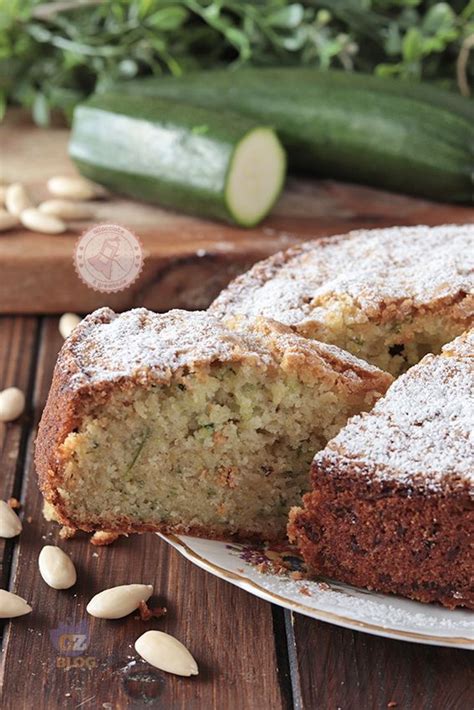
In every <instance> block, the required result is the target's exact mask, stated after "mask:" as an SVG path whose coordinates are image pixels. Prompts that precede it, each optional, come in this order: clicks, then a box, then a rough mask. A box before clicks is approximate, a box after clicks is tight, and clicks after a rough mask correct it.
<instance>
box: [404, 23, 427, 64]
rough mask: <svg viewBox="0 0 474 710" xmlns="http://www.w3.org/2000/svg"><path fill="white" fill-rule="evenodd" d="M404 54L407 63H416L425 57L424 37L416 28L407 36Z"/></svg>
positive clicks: (409, 31)
mask: <svg viewBox="0 0 474 710" xmlns="http://www.w3.org/2000/svg"><path fill="white" fill-rule="evenodd" d="M402 53H403V58H404V59H405V61H407V62H415V61H417V60H418V59H420V58H421V57H422V56H423V36H422V34H421V32H420V30H418V29H417V28H416V27H412V28H410V29H409V30H408V32H407V33H406V34H405V36H404V38H403V41H402Z"/></svg>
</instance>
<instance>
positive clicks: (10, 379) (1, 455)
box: [0, 318, 38, 587]
mask: <svg viewBox="0 0 474 710" xmlns="http://www.w3.org/2000/svg"><path fill="white" fill-rule="evenodd" d="M37 334H38V322H37V320H36V319H34V318H1V319H0V390H3V389H5V388H6V387H12V386H15V387H19V388H20V389H21V390H22V391H23V392H25V393H26V395H27V406H26V408H25V411H24V413H23V414H22V416H21V417H20V418H19V419H17V420H16V421H14V422H9V423H2V422H0V461H1V467H0V498H1V499H2V500H8V498H10V497H13V496H19V493H20V486H21V474H22V471H21V461H22V459H23V455H24V451H25V447H26V439H27V435H28V431H29V429H30V426H31V423H32V417H31V411H30V410H31V407H30V403H31V389H32V386H33V376H34V375H33V366H34V363H35V358H36V340H37ZM13 548H14V543H13V542H12V541H7V540H3V539H2V538H0V586H2V587H5V586H6V584H7V580H8V574H9V566H10V562H11V555H12V552H13Z"/></svg>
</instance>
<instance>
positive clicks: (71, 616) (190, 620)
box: [0, 319, 287, 710]
mask: <svg viewBox="0 0 474 710" xmlns="http://www.w3.org/2000/svg"><path fill="white" fill-rule="evenodd" d="M60 342H61V340H60V337H59V335H58V333H57V323H56V321H55V320H52V319H47V320H46V321H45V323H44V328H43V330H42V339H41V346H40V350H39V359H38V366H37V379H36V384H35V390H34V398H33V401H34V409H35V413H36V419H37V418H38V416H39V414H40V412H41V409H42V407H43V405H44V401H45V398H46V394H47V390H48V387H49V383H50V378H51V372H52V368H53V364H54V360H55V356H56V352H57V349H58V347H59V346H60ZM32 445H33V436H32V433H30V436H29V440H28V445H27V449H26V456H25V465H24V482H23V492H22V502H23V507H24V514H25V516H27V518H28V519H31V522H30V523H28V522H25V525H24V531H23V533H22V534H21V536H20V539H19V542H18V545H17V554H16V556H15V559H14V565H13V573H12V578H11V582H10V589H11V590H12V591H14V592H16V593H18V594H20V595H21V596H23V597H24V598H26V599H27V600H28V601H29V602H30V603H31V605H32V606H33V613H32V614H31V615H29V616H26V617H22V618H19V619H16V620H14V621H13V622H11V623H10V624H8V625H7V626H6V629H5V638H4V654H3V656H4V658H3V673H2V675H3V702H0V706H1V707H2V708H15V710H19V709H20V708H28V709H29V708H31V707H32V706H33V705H32V704H31V703H32V699H33V698H34V707H35V708H37V709H38V710H39V709H40V708H44V709H45V710H46V709H47V710H54V709H55V708H65V709H68V708H78V707H83V708H86V709H87V708H146V707H150V706H151V707H156V708H166V709H167V710H168V709H171V710H174V709H175V708H176V709H178V708H182V709H183V710H184V709H186V710H193V709H194V708H195V709H196V710H200V709H201V708H216V709H219V710H220V709H221V708H235V709H236V710H240V709H242V710H253V709H255V710H261V709H267V708H268V710H270V709H272V710H273V709H275V710H279V709H281V710H283V708H285V707H287V703H286V700H285V693H287V691H285V689H284V681H285V679H284V678H283V677H279V671H278V664H277V655H276V649H275V638H274V633H273V617H272V608H271V606H270V605H269V604H266V603H264V602H262V601H260V600H258V599H256V598H254V597H251V596H249V595H248V594H246V593H245V592H243V591H240V590H238V589H237V588H235V587H233V586H231V585H229V584H226V583H225V582H222V581H220V580H218V579H216V578H215V577H212V576H210V575H208V574H206V573H204V572H203V571H201V570H200V569H198V568H197V567H195V566H193V565H191V564H190V563H189V562H186V561H185V560H184V559H183V558H182V557H181V556H180V555H179V554H178V553H177V552H175V551H173V550H172V549H171V548H170V547H169V546H168V545H167V544H166V543H164V542H162V541H161V540H160V539H159V538H158V537H157V536H156V535H143V536H135V537H131V538H129V539H122V540H120V541H119V542H117V543H115V544H114V545H112V546H111V547H107V548H94V547H93V546H92V545H90V543H89V542H88V540H87V539H86V537H85V536H84V537H82V538H78V539H74V540H69V541H59V543H58V528H57V526H56V525H54V524H52V523H47V522H46V521H44V519H43V517H42V514H41V508H42V502H41V497H40V494H39V492H38V490H37V486H36V480H35V474H34V470H33V465H32ZM56 543H58V544H59V545H60V547H62V548H63V549H64V550H66V551H67V552H68V553H70V555H71V557H72V558H73V560H74V562H75V564H76V567H77V571H78V584H77V585H76V586H75V587H74V588H73V589H71V590H68V591H64V592H57V591H54V590H52V589H50V588H49V587H47V586H46V585H45V583H44V582H43V581H42V580H41V578H40V576H39V572H38V569H37V558H38V554H39V551H40V550H41V547H42V546H43V545H44V544H56ZM129 582H144V583H153V584H154V586H155V590H156V592H157V595H158V601H159V602H160V603H164V604H165V605H166V606H167V608H168V610H169V613H168V615H167V616H166V617H165V618H164V619H160V620H153V621H151V622H143V621H141V620H140V619H138V618H135V617H134V615H131V616H130V617H128V618H126V619H122V620H117V621H104V620H99V619H93V618H92V617H89V616H88V615H87V613H86V611H85V607H86V604H87V601H88V600H89V599H90V597H91V596H92V595H93V594H95V593H97V592H98V591H100V590H102V589H104V588H107V587H110V586H114V585H117V584H124V583H129ZM277 613H278V614H281V612H280V611H279V610H278V612H277ZM81 622H82V623H84V622H85V624H86V629H85V631H84V629H81V628H80V624H81ZM61 624H67V625H70V626H72V629H73V630H74V629H76V631H77V632H80V633H83V632H85V633H86V634H87V636H88V648H87V650H86V651H85V652H84V653H82V654H81V655H80V656H78V657H77V658H74V657H68V656H67V655H65V654H64V653H63V652H62V650H61V648H60V647H58V642H57V641H56V642H54V639H52V637H51V632H54V630H55V629H58V627H59V626H60V625H61ZM149 628H157V629H161V630H163V631H168V632H170V633H172V634H173V635H175V636H177V637H178V638H179V639H180V640H181V641H183V643H185V644H186V645H187V646H188V647H189V648H190V650H191V651H192V653H193V654H194V656H195V657H196V659H197V661H198V664H199V667H200V675H199V677H197V678H191V679H186V678H178V677H174V676H172V675H167V674H165V673H161V672H159V671H157V670H154V669H152V668H151V667H150V666H149V665H148V664H146V663H145V662H143V661H141V660H140V659H139V658H138V657H137V655H136V654H135V652H134V649H133V644H134V641H135V640H136V638H137V637H138V636H139V635H140V634H141V633H143V632H144V631H145V630H147V629H149ZM55 643H56V645H55ZM283 646H284V643H283ZM74 664H75V665H74ZM84 666H85V667H84ZM20 677H21V682H20V681H19V678H20ZM107 703H109V705H108V704H107Z"/></svg>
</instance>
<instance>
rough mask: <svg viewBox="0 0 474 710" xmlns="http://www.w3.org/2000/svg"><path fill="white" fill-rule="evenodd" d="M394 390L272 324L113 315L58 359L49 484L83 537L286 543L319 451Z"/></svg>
mask: <svg viewBox="0 0 474 710" xmlns="http://www.w3.org/2000/svg"><path fill="white" fill-rule="evenodd" d="M391 381H392V378H391V376H390V375H388V374H387V373H384V372H381V371H380V370H377V369H376V368H375V367H372V366H370V365H368V364H367V363H365V362H363V361H360V360H358V359H357V358H355V357H353V356H352V355H350V354H348V353H345V352H343V351H341V350H339V349H338V348H336V347H334V346H331V345H324V344H321V343H317V342H314V341H310V340H307V339H305V338H302V337H300V336H298V335H295V334H294V333H293V332H292V331H291V330H290V329H289V328H287V327H285V326H282V325H279V324H277V323H273V322H271V321H267V320H265V319H262V318H260V319H248V318H238V319H232V320H231V321H229V322H228V323H221V322H220V321H218V320H217V319H215V318H214V317H213V316H212V315H209V314H208V313H204V312H187V311H171V312H170V313H167V314H164V315H159V314H154V313H151V312H150V311H147V310H146V309H136V310H132V311H129V312H126V313H123V314H121V315H116V314H114V313H113V312H112V311H111V310H109V309H107V308H105V309H101V310H99V311H96V312H95V313H93V314H92V315H90V316H88V317H87V318H86V319H85V320H84V321H82V323H81V324H80V325H79V326H78V327H77V328H76V329H75V330H74V332H73V334H72V336H71V337H70V338H69V339H68V340H67V341H66V342H65V344H64V346H63V348H62V350H61V353H60V355H59V358H58V362H57V365H56V369H55V373H54V377H53V383H52V387H51V391H50V394H49V397H48V402H47V404H46V408H45V410H44V413H43V417H42V420H41V423H40V427H39V433H38V438H37V442H36V465H37V469H38V472H39V478H40V485H41V488H42V491H43V494H44V496H45V498H46V500H47V501H48V502H49V503H50V504H51V505H52V507H53V509H54V514H55V517H56V518H57V519H58V520H59V521H60V522H61V523H63V524H64V525H67V526H68V527H70V528H80V529H83V530H87V531H96V530H106V531H110V532H124V533H126V532H133V531H146V530H150V531H154V530H156V531H159V530H161V531H173V530H174V531H180V532H189V533H192V534H198V535H205V536H208V537H209V536H214V537H229V536H231V535H237V536H239V537H241V538H255V539H261V538H264V539H272V538H277V537H284V536H285V529H286V521H287V516H288V510H289V507H290V505H292V504H296V503H297V502H298V500H299V499H300V496H301V493H302V492H303V491H305V490H307V489H308V488H309V466H310V463H311V460H312V458H313V455H314V452H315V451H316V450H318V449H321V448H322V447H323V446H324V445H325V444H326V442H327V441H328V440H329V439H330V438H331V437H332V436H334V434H335V433H336V432H337V431H338V430H339V429H340V428H341V426H343V424H344V423H345V422H346V421H347V419H348V417H349V416H351V415H352V414H354V413H356V412H360V411H361V410H364V409H369V408H370V407H371V406H372V405H373V403H374V401H375V400H376V399H377V398H378V397H379V396H380V395H381V394H382V393H384V392H385V390H386V389H387V387H388V386H389V384H390V383H391Z"/></svg>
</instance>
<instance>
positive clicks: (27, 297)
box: [0, 112, 474, 313]
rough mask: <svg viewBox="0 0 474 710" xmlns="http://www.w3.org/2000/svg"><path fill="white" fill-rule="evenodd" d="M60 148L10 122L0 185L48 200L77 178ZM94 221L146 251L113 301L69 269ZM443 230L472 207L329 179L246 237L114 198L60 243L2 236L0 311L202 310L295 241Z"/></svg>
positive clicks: (19, 121) (2, 144) (297, 189)
mask: <svg viewBox="0 0 474 710" xmlns="http://www.w3.org/2000/svg"><path fill="white" fill-rule="evenodd" d="M67 141H68V131H67V130H66V129H63V128H57V129H47V130H46V129H40V128H36V127H33V126H32V125H31V124H30V123H28V122H27V121H25V119H24V118H23V117H22V115H21V114H18V113H16V112H13V113H11V114H10V115H9V116H8V117H7V120H6V121H5V122H4V123H3V124H2V125H1V126H0V180H2V181H5V182H13V181H21V182H24V183H25V184H26V185H27V187H28V188H29V190H30V192H31V194H32V196H33V197H34V199H35V200H38V201H40V200H43V199H46V198H47V197H48V195H47V191H46V180H47V179H48V178H49V177H51V176H52V175H72V174H74V173H75V170H74V167H73V165H72V163H71V162H70V161H69V159H68V156H67ZM100 222H114V223H117V224H121V225H124V226H126V227H129V228H130V229H131V230H133V231H134V232H135V233H136V234H137V235H138V236H139V237H140V239H141V241H142V244H143V247H144V250H145V265H144V268H143V271H142V273H141V275H140V277H139V279H138V280H137V281H136V282H135V283H133V284H132V285H131V286H130V287H129V288H127V289H126V290H124V291H121V292H119V293H115V294H105V293H100V292H97V291H94V290H92V289H90V288H88V287H87V286H86V285H85V284H83V283H82V281H80V280H79V278H78V277H77V275H76V272H75V270H74V267H73V251H74V246H75V243H76V241H77V239H78V237H79V236H80V235H81V234H82V232H83V231H84V230H85V229H86V228H87V227H88V226H91V225H92V224H96V223H100ZM448 222H454V223H464V222H474V208H470V207H460V206H454V205H447V204H436V203H432V202H428V201H425V200H418V199H413V198H409V197H405V196H402V195H395V194H391V193H387V192H382V191H378V190H374V189H370V188H366V187H361V186H356V185H349V184H342V183H337V182H334V181H330V180H309V179H305V180H303V179H296V178H290V179H288V182H287V186H286V189H285V192H284V194H283V196H282V197H281V199H280V201H279V202H278V204H277V206H276V207H275V209H274V210H273V212H272V214H271V216H270V217H269V218H268V219H267V220H265V222H264V223H263V224H261V225H260V226H259V227H257V228H255V229H249V230H246V229H239V228H237V227H232V226H228V225H224V224H219V223H216V222H211V221H206V220H201V219H197V218H194V217H188V216H183V215H178V214H174V213H172V212H169V211H165V210H161V209H159V208H157V207H152V206H150V205H146V204H144V203H143V204H142V203H140V202H133V201H130V200H127V199H122V198H119V197H114V199H112V200H110V201H104V202H97V203H96V210H95V216H94V219H93V220H91V221H89V222H80V223H74V224H73V225H71V228H70V230H69V231H68V232H67V233H66V234H63V235H60V236H48V235H44V234H36V233H33V232H29V231H27V230H24V229H23V228H17V229H15V230H13V231H10V232H8V233H0V312H1V313H62V312H64V311H75V312H78V313H86V312H89V311H91V310H93V309H94V308H97V307H99V306H104V305H108V306H111V307H112V308H114V309H116V310H123V309H126V308H130V307H133V306H146V307H148V308H151V309H154V310H159V311H164V310H167V309H169V308H205V307H206V306H207V305H208V304H209V303H210V302H211V300H212V299H213V298H214V297H215V296H216V295H217V293H218V292H219V291H220V290H221V289H222V288H223V287H224V286H225V285H226V284H227V283H228V282H229V281H230V279H231V278H233V277H234V276H235V275H237V274H238V273H241V272H242V271H245V270H246V269H247V268H248V267H249V266H250V265H251V264H253V263H254V262H256V261H258V260H259V259H262V258H265V257H267V256H269V255H270V254H273V253H275V252H276V251H279V250H280V249H285V248H287V247H288V246H291V245H293V244H297V243H299V242H301V241H304V240H308V239H313V238H317V237H320V236H325V235H331V234H338V233H343V232H347V231H349V230H350V229H357V228H361V227H382V226H392V225H396V224H405V225H407V224H431V225H434V224H443V223H448Z"/></svg>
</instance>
